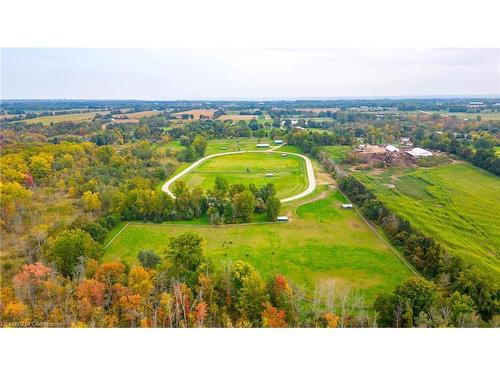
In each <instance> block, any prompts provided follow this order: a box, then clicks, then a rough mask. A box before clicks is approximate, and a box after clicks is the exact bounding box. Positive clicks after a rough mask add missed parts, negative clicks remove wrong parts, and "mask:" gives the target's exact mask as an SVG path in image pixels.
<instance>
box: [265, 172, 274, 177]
mask: <svg viewBox="0 0 500 375" xmlns="http://www.w3.org/2000/svg"><path fill="white" fill-rule="evenodd" d="M273 176H274V173H266V177H273Z"/></svg>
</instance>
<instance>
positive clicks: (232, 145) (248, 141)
mask: <svg viewBox="0 0 500 375" xmlns="http://www.w3.org/2000/svg"><path fill="white" fill-rule="evenodd" d="M257 143H269V145H270V146H269V148H271V147H273V146H274V144H273V141H272V140H270V139H267V138H260V139H259V138H232V139H209V140H208V141H207V150H206V152H205V155H213V154H220V153H222V152H229V151H256V150H258V148H257ZM165 147H166V148H170V149H174V150H182V149H183V148H184V146H182V145H181V144H180V142H179V141H172V142H169V143H167V144H166V145H165Z"/></svg>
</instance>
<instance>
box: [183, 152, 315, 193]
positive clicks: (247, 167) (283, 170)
mask: <svg viewBox="0 0 500 375" xmlns="http://www.w3.org/2000/svg"><path fill="white" fill-rule="evenodd" d="M267 173H272V174H273V176H272V177H266V174H267ZM217 176H220V177H225V178H226V179H227V181H228V182H229V184H236V183H242V184H244V185H248V184H251V183H254V184H255V185H256V186H257V187H259V186H263V185H265V184H267V183H273V184H274V186H275V187H276V191H277V193H276V196H277V197H278V198H286V197H291V196H293V195H295V194H298V193H300V192H301V191H303V190H305V188H306V187H307V176H306V169H305V162H304V159H302V158H300V157H298V156H294V155H288V156H286V157H283V156H281V153H274V152H273V153H267V152H251V153H245V154H233V155H224V156H218V157H215V158H212V159H209V160H207V161H205V162H204V163H202V164H201V165H200V166H198V167H197V168H195V169H194V170H192V171H191V172H189V173H188V174H187V175H185V176H184V177H182V178H181V181H184V182H186V184H187V186H188V187H190V188H194V187H201V188H203V189H204V190H208V189H212V188H213V186H214V183H215V178H216V177H217Z"/></svg>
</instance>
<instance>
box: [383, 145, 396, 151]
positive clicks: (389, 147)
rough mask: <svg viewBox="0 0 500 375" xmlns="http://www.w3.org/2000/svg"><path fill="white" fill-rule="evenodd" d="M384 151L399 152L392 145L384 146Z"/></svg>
mask: <svg viewBox="0 0 500 375" xmlns="http://www.w3.org/2000/svg"><path fill="white" fill-rule="evenodd" d="M385 149H386V151H388V152H399V148H397V147H396V146H393V145H387V146H385Z"/></svg>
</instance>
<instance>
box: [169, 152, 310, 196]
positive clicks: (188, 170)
mask: <svg viewBox="0 0 500 375" xmlns="http://www.w3.org/2000/svg"><path fill="white" fill-rule="evenodd" d="M280 147H281V146H276V147H273V148H271V149H269V150H259V151H232V152H222V153H220V154H213V155H208V156H205V157H204V158H201V159H200V160H197V161H195V162H194V163H193V164H191V165H190V166H189V167H187V168H186V169H184V170H183V171H182V172H180V173H178V174H176V175H175V176H174V177H172V178H171V179H169V180H168V181H167V182H165V183H164V184H163V186H162V187H161V190H162V191H163V192H165V193H167V194H168V195H170V196H171V197H172V198H175V195H174V194H173V193H172V192H171V191H170V185H172V184H173V183H174V182H175V181H177V180H178V179H180V178H181V177H183V176H185V175H186V174H188V173H189V172H191V171H192V170H193V169H195V168H196V167H198V166H199V165H200V164H202V163H204V162H205V161H207V160H208V159H212V158H215V157H218V156H224V155H234V154H245V153H250V152H275V153H280V152H279V151H274V150H276V149H278V148H280ZM286 154H289V155H295V156H298V157H301V158H302V159H304V160H305V162H306V171H307V181H308V182H309V185H308V186H307V189H306V190H304V191H303V192H302V193H300V194H297V195H294V196H292V197H288V198H283V199H282V200H281V203H285V202H291V201H294V200H296V199H300V198H303V197H305V196H306V195H308V194H311V193H312V192H313V191H314V189H316V178H315V177H314V170H313V167H312V163H311V160H310V159H309V158H308V157H307V156H304V155H302V154H296V153H293V152H286Z"/></svg>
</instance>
